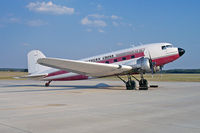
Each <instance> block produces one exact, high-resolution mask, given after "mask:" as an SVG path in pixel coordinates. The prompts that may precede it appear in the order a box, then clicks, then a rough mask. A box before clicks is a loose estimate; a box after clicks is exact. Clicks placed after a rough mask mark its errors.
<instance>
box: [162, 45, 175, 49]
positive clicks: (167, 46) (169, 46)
mask: <svg viewBox="0 0 200 133" xmlns="http://www.w3.org/2000/svg"><path fill="white" fill-rule="evenodd" d="M172 47H173V46H172V45H166V46H162V50H165V49H167V48H172Z"/></svg>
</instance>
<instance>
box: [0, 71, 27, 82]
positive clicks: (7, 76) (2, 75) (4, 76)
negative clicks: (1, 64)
mask: <svg viewBox="0 0 200 133" xmlns="http://www.w3.org/2000/svg"><path fill="white" fill-rule="evenodd" d="M24 75H28V73H26V72H0V80H20V79H16V78H14V77H21V76H24Z"/></svg>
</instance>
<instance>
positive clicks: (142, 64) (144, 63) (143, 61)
mask: <svg viewBox="0 0 200 133" xmlns="http://www.w3.org/2000/svg"><path fill="white" fill-rule="evenodd" d="M136 62H137V64H136V66H137V68H139V69H141V70H142V71H144V72H151V64H150V60H149V58H144V57H143V58H140V59H138V60H137V61H136Z"/></svg>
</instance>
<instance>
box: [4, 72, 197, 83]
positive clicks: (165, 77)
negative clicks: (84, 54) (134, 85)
mask: <svg viewBox="0 0 200 133" xmlns="http://www.w3.org/2000/svg"><path fill="white" fill-rule="evenodd" d="M24 75H28V73H26V72H0V80H23V79H16V78H13V77H20V76H24ZM134 76H135V77H136V78H138V79H140V75H134ZM122 78H124V79H126V80H127V76H122ZM144 78H145V79H147V80H149V81H170V82H171V81H172V82H200V74H154V75H153V77H152V75H151V74H145V75H144ZM104 79H112V80H119V79H118V78H117V77H107V78H104Z"/></svg>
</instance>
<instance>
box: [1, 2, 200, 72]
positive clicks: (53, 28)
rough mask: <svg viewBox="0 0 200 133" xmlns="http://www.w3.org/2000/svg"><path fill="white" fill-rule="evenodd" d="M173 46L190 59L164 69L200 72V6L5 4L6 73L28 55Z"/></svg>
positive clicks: (73, 55) (3, 53) (69, 55)
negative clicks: (162, 44) (31, 53)
mask: <svg viewBox="0 0 200 133" xmlns="http://www.w3.org/2000/svg"><path fill="white" fill-rule="evenodd" d="M156 42H169V43H172V44H173V45H174V46H176V47H181V48H184V49H185V50H186V53H185V54H184V55H183V56H182V57H181V58H179V59H178V60H176V61H174V62H173V63H169V64H167V65H165V67H164V69H174V68H183V69H196V68H200V59H199V57H200V56H199V53H200V1H199V0H0V68H27V53H28V52H29V51H31V50H34V49H37V50H40V51H42V52H43V53H44V54H45V55H46V56H47V57H57V58H66V59H81V58H85V57H90V56H95V55H98V54H103V53H107V52H111V51H115V50H119V49H125V48H129V47H133V46H138V45H143V44H148V43H156Z"/></svg>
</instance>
